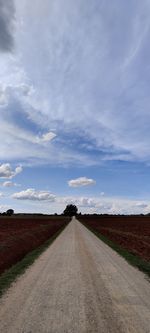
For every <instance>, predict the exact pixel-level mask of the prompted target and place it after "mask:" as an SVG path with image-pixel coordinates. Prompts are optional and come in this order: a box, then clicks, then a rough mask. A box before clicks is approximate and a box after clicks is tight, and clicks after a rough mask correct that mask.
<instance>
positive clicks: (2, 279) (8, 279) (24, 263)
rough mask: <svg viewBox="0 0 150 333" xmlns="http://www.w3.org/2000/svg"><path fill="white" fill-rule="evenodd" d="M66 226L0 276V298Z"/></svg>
mask: <svg viewBox="0 0 150 333" xmlns="http://www.w3.org/2000/svg"><path fill="white" fill-rule="evenodd" d="M67 225H68V224H66V225H65V226H63V227H62V228H60V229H59V230H58V231H57V232H56V233H55V234H54V235H53V236H52V237H51V238H49V239H48V240H47V241H46V242H44V244H42V245H41V246H39V247H37V248H36V249H34V250H33V251H31V252H29V253H28V254H27V255H26V256H25V257H24V258H23V259H22V260H20V261H19V262H18V263H17V264H15V265H13V266H12V267H10V268H9V269H7V270H6V271H5V272H4V273H2V274H1V275H0V297H1V296H2V295H3V293H4V292H5V291H6V290H7V289H8V288H9V287H10V285H11V284H12V282H14V281H15V280H16V278H17V277H19V276H20V275H21V274H23V273H24V272H25V271H26V269H27V268H28V267H29V266H31V265H32V264H33V263H34V261H35V260H36V259H37V258H38V257H39V256H40V255H41V254H42V253H43V252H44V251H45V250H46V249H47V248H48V247H49V246H50V245H51V244H52V243H53V241H54V240H55V239H56V238H57V237H58V236H59V234H60V233H61V232H62V231H63V230H64V229H65V227H66V226H67Z"/></svg>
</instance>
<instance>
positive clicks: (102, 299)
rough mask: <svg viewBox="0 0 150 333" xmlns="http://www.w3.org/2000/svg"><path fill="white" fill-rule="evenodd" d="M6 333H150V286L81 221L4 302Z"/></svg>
mask: <svg viewBox="0 0 150 333" xmlns="http://www.w3.org/2000/svg"><path fill="white" fill-rule="evenodd" d="M0 332H2V333H54V332H55V333H90V332H91V333H111V332H112V333H122V332H126V333H130V332H132V333H134V332H135V333H149V332H150V283H149V282H148V281H147V280H146V278H145V276H144V274H142V273H141V272H139V271H138V270H136V269H135V268H133V267H131V266H129V265H128V264H127V262H126V261H125V260H124V259H123V258H121V257H120V256H119V255H118V254H116V253H115V252H114V251H112V250H111V249H110V248H109V247H108V246H107V245H105V244H104V243H103V242H101V241H100V240H99V239H98V238H97V237H96V236H94V235H93V234H92V233H91V232H90V231H88V230H87V229H86V228H85V227H84V226H83V225H81V224H80V223H79V222H78V221H76V220H75V219H73V221H72V222H71V223H70V224H69V225H68V226H67V228H66V229H65V230H64V231H63V232H62V234H61V235H60V236H59V237H58V238H57V239H56V240H55V241H54V243H53V244H52V245H51V246H50V247H49V248H48V249H47V250H46V251H45V252H44V253H43V254H42V255H41V256H40V258H39V259H37V261H36V262H35V263H34V264H33V265H32V266H31V267H30V268H29V269H28V270H27V271H26V273H25V274H24V275H23V276H22V277H20V278H19V279H18V280H17V282H16V283H14V284H13V286H12V287H11V288H10V289H9V291H8V292H7V293H6V294H5V295H4V296H3V298H2V299H1V300H0Z"/></svg>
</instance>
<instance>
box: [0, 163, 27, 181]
mask: <svg viewBox="0 0 150 333" xmlns="http://www.w3.org/2000/svg"><path fill="white" fill-rule="evenodd" d="M22 170H23V169H22V167H21V166H17V167H16V168H15V170H13V169H12V167H11V165H10V164H9V163H4V164H1V165H0V178H6V179H7V178H8V179H11V178H13V177H15V176H16V175H17V174H19V173H20V172H22Z"/></svg>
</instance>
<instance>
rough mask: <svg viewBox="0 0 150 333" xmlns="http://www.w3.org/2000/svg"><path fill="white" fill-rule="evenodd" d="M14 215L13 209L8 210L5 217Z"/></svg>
mask: <svg viewBox="0 0 150 333" xmlns="http://www.w3.org/2000/svg"><path fill="white" fill-rule="evenodd" d="M13 214H14V210H13V209H8V210H7V212H6V215H8V216H11V215H13Z"/></svg>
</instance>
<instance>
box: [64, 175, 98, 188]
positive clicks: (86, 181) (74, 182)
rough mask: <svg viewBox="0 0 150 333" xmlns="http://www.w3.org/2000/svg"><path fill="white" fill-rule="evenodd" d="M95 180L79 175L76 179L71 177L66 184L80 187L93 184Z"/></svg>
mask: <svg viewBox="0 0 150 333" xmlns="http://www.w3.org/2000/svg"><path fill="white" fill-rule="evenodd" d="M95 184H96V182H95V180H93V179H91V178H86V177H79V178H77V179H72V180H69V181H68V185H69V186H70V187H81V186H88V185H95Z"/></svg>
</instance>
